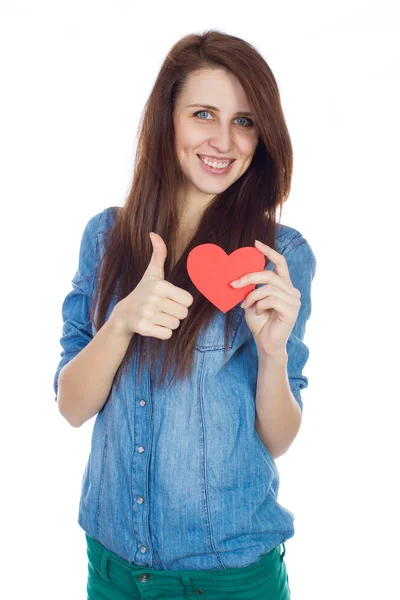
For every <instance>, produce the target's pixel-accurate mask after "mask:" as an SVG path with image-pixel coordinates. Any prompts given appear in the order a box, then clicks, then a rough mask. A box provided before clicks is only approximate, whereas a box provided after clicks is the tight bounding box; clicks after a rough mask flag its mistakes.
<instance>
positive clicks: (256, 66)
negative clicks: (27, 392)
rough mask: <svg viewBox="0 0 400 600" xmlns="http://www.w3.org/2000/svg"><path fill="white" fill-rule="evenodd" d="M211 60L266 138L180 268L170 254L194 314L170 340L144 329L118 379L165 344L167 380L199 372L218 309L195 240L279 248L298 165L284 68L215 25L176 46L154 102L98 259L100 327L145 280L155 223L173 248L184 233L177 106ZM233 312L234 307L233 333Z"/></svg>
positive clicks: (204, 220)
mask: <svg viewBox="0 0 400 600" xmlns="http://www.w3.org/2000/svg"><path fill="white" fill-rule="evenodd" d="M209 68H214V69H215V68H217V69H220V68H224V69H226V70H228V71H229V72H231V73H233V74H234V75H236V77H237V78H238V80H239V81H240V83H241V85H242V86H243V89H244V91H245V93H246V95H247V99H248V101H249V104H250V106H251V110H252V112H253V114H254V116H255V119H254V120H255V122H256V123H257V125H258V128H259V140H258V145H257V148H256V151H255V153H254V156H253V159H252V162H251V164H250V165H249V167H248V169H247V170H246V172H245V173H243V175H242V176H241V177H239V179H237V180H236V181H235V182H234V183H233V184H232V185H231V186H229V187H228V188H227V189H226V190H225V191H224V192H222V193H220V194H217V195H216V196H215V197H214V198H213V200H212V201H211V203H210V204H209V205H208V206H207V207H206V209H205V210H204V212H203V214H202V217H201V220H200V222H199V226H198V229H197V230H196V232H195V234H194V235H193V237H192V239H191V240H190V241H189V243H188V245H187V247H186V248H185V250H184V252H183V254H182V255H181V257H180V258H179V259H178V261H177V263H176V265H175V266H173V268H172V269H171V267H172V264H171V253H170V252H168V254H167V258H166V261H165V265H164V272H165V280H167V281H169V282H171V283H173V284H174V285H176V286H178V287H180V288H183V289H185V290H187V291H188V292H190V293H191V294H192V296H193V298H194V302H193V303H192V305H191V306H190V307H189V313H188V316H187V317H186V318H185V319H183V320H182V321H181V322H180V325H179V327H178V328H177V329H176V330H174V331H173V334H172V337H171V338H170V339H167V340H160V339H158V338H154V337H152V336H146V337H143V336H141V335H139V334H137V333H134V334H133V335H132V339H131V341H130V344H129V346H128V349H127V351H126V354H125V356H124V359H123V361H122V362H121V365H120V366H119V368H118V370H117V373H116V383H117V385H119V383H120V379H121V375H122V372H123V370H124V369H129V367H130V365H131V364H132V359H133V357H134V355H135V352H139V360H138V373H137V378H139V376H140V371H141V368H142V365H143V362H144V361H147V362H148V364H149V365H150V368H151V369H152V368H153V365H154V363H155V361H157V359H158V357H159V354H160V351H162V354H163V363H162V369H161V373H160V377H159V379H158V383H160V382H161V381H163V380H164V379H165V377H166V374H167V372H168V370H169V367H171V366H174V367H175V369H174V373H173V377H172V379H175V377H176V376H177V377H178V378H180V379H182V378H185V377H186V376H187V375H188V374H190V372H191V370H192V368H193V364H194V352H195V345H196V339H197V335H198V333H199V331H200V329H201V328H202V327H203V326H206V325H208V323H209V322H210V320H211V319H212V318H213V316H214V315H215V314H216V312H217V310H218V309H216V307H215V306H214V305H213V304H212V303H211V302H209V301H208V300H207V299H206V298H205V297H204V296H203V295H202V294H201V293H200V292H199V291H198V290H197V289H196V288H195V287H194V285H193V283H192V281H191V280H190V278H189V276H188V273H187V269H186V259H187V256H188V254H189V252H190V250H191V249H192V248H194V247H195V246H197V245H199V244H204V243H213V244H217V245H219V246H221V247H222V248H223V249H224V250H225V252H226V253H227V254H230V253H231V252H233V251H234V250H236V249H237V248H239V247H242V246H254V240H255V239H258V240H261V241H263V242H264V243H266V244H268V245H269V246H271V247H272V248H274V249H275V236H276V222H277V221H276V210H277V208H278V206H279V207H280V210H281V211H282V204H283V203H284V202H285V201H286V199H287V197H288V195H289V192H290V183H291V177H292V167H293V153H292V145H291V141H290V137H289V132H288V129H287V126H286V122H285V118H284V115H283V111H282V107H281V101H280V94H279V91H278V86H277V83H276V80H275V77H274V75H273V73H272V71H271V69H270V67H269V66H268V64H267V63H266V61H265V60H264V58H263V57H262V56H261V55H260V54H259V52H258V51H257V50H256V49H255V48H254V47H253V46H252V45H251V44H249V43H248V42H246V41H244V40H242V39H240V38H238V37H235V36H232V35H227V34H225V33H221V32H219V31H212V30H211V31H206V32H204V33H203V34H202V35H197V34H191V35H188V36H186V37H184V38H183V39H181V40H179V41H178V42H177V43H176V44H175V45H174V46H173V47H172V49H171V50H170V52H169V53H168V55H167V57H166V59H165V61H164V63H163V65H162V67H161V70H160V72H159V74H158V77H157V80H156V82H155V84H154V87H153V90H152V92H151V94H150V97H149V99H148V101H147V103H146V105H145V109H144V111H143V115H142V119H141V122H140V125H139V130H138V149H137V154H136V160H135V167H134V173H133V178H132V184H131V188H130V191H129V193H128V197H127V199H126V202H125V204H124V206H123V207H121V208H120V209H119V210H117V211H116V221H115V225H114V227H113V229H112V231H111V232H110V235H109V241H108V244H107V248H106V251H105V253H104V255H103V259H102V261H101V263H100V265H99V267H98V285H97V287H96V291H95V295H94V298H93V302H92V306H91V318H92V321H93V318H94V306H95V303H96V302H97V299H98V297H99V305H98V310H97V318H96V323H95V326H96V329H97V330H99V329H100V327H102V325H103V324H104V322H105V320H106V314H107V308H108V307H109V303H110V301H111V297H112V295H113V294H116V295H117V298H118V301H119V300H121V299H122V298H125V297H126V296H127V295H128V294H129V293H130V292H131V291H132V290H133V289H134V288H135V287H136V286H137V284H138V283H139V281H140V280H141V278H142V276H143V274H144V271H145V270H146V268H147V266H148V264H149V262H150V258H151V255H152V251H153V250H152V244H151V240H150V236H149V232H150V231H155V232H156V233H158V234H159V235H160V236H161V237H162V238H163V240H164V241H165V243H166V245H167V248H168V247H171V243H174V242H175V240H176V235H177V231H178V230H179V223H178V213H177V207H176V204H175V202H176V194H177V190H178V189H180V188H181V186H182V185H184V175H183V173H182V171H181V169H180V165H179V161H178V157H177V154H176V151H175V139H174V129H173V119H172V115H173V111H174V106H175V102H176V99H177V97H178V95H179V93H180V92H181V91H182V89H183V87H184V86H185V80H186V78H187V76H188V75H190V74H191V73H192V72H194V71H197V70H200V69H209ZM232 312H233V311H232V310H231V311H228V312H227V313H226V328H225V336H226V341H227V342H228V340H229V337H230V334H231V327H232ZM144 350H146V354H145V353H144ZM225 359H226V353H225ZM172 379H171V381H170V383H171V382H172Z"/></svg>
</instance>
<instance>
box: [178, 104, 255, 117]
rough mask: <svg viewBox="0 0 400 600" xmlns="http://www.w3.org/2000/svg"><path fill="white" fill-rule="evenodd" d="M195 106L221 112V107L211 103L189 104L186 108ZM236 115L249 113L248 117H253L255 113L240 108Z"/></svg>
mask: <svg viewBox="0 0 400 600" xmlns="http://www.w3.org/2000/svg"><path fill="white" fill-rule="evenodd" d="M194 106H199V107H203V108H209V109H210V110H216V111H217V112H220V110H219V108H217V107H216V106H211V105H210V104H188V105H187V106H186V108H189V107H194ZM235 115H247V116H248V117H252V116H253V113H251V112H248V111H247V110H239V111H238V112H237V113H235Z"/></svg>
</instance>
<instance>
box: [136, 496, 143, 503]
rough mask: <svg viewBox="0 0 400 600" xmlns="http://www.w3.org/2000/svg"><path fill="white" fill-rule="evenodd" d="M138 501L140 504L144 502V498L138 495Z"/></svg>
mask: <svg viewBox="0 0 400 600" xmlns="http://www.w3.org/2000/svg"><path fill="white" fill-rule="evenodd" d="M136 502H137V503H138V504H143V502H144V500H143V498H142V496H138V497H137V498H136Z"/></svg>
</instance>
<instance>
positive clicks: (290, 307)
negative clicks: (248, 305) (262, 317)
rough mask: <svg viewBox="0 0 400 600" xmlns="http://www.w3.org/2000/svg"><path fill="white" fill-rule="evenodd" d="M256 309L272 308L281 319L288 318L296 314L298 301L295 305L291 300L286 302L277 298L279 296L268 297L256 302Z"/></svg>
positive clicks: (298, 305)
mask: <svg viewBox="0 0 400 600" xmlns="http://www.w3.org/2000/svg"><path fill="white" fill-rule="evenodd" d="M256 306H257V309H258V310H260V309H262V310H265V309H268V308H273V309H275V310H276V312H277V313H279V314H280V315H281V316H282V317H285V318H290V317H292V316H293V315H296V314H297V313H298V309H299V307H300V300H298V301H297V303H296V304H294V303H293V301H292V300H291V301H290V302H287V301H286V300H284V299H282V298H279V296H275V295H274V296H272V295H271V296H268V298H263V299H262V300H259V301H258V302H257V305H256Z"/></svg>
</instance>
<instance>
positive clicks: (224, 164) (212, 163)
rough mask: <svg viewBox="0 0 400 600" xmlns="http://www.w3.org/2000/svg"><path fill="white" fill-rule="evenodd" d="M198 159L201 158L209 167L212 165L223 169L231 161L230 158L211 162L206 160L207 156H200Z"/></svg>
mask: <svg viewBox="0 0 400 600" xmlns="http://www.w3.org/2000/svg"><path fill="white" fill-rule="evenodd" d="M200 160H202V161H203V163H204V164H206V165H208V166H209V167H213V169H225V167H227V166H228V165H229V164H230V163H231V162H232V161H230V160H228V161H227V162H225V163H222V162H216V161H213V162H211V160H208V159H207V158H203V157H202V156H200Z"/></svg>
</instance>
